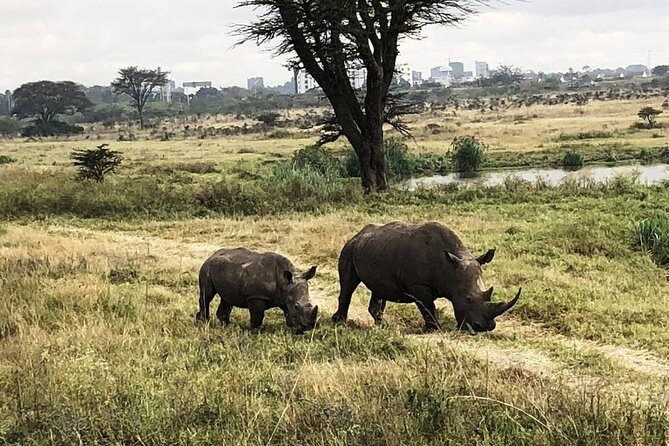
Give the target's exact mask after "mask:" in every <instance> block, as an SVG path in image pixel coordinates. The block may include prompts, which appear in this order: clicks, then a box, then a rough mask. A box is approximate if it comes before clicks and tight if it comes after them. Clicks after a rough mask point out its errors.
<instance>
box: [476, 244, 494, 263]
mask: <svg viewBox="0 0 669 446" xmlns="http://www.w3.org/2000/svg"><path fill="white" fill-rule="evenodd" d="M494 258H495V248H493V249H491V250H489V251H488V252H486V253H485V254H483V255H482V256H481V257H479V258H478V259H476V260H477V261H478V262H479V264H481V265H485V264H487V263H490V262H492V259H494Z"/></svg>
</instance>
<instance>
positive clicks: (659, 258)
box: [634, 214, 669, 266]
mask: <svg viewBox="0 0 669 446" xmlns="http://www.w3.org/2000/svg"><path fill="white" fill-rule="evenodd" d="M634 237H635V245H636V247H637V248H640V249H642V250H644V251H647V252H650V253H651V255H652V257H653V260H655V262H656V263H657V264H658V265H662V266H669V214H658V215H655V216H653V217H651V218H647V219H645V220H642V221H640V222H637V223H635V224H634Z"/></svg>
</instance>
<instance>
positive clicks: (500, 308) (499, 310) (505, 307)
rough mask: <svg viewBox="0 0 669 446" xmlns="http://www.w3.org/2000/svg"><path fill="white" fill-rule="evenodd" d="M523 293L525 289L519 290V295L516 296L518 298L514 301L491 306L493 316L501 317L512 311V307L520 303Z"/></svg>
mask: <svg viewBox="0 0 669 446" xmlns="http://www.w3.org/2000/svg"><path fill="white" fill-rule="evenodd" d="M522 291H523V289H522V288H519V289H518V293H517V294H516V297H514V298H513V299H511V300H510V301H508V302H505V303H495V304H491V305H492V316H493V317H497V316H501V315H502V314H504V313H505V312H507V311H509V310H510V309H511V307H513V306H514V305H516V303H517V302H518V299H520V293H521V292H522Z"/></svg>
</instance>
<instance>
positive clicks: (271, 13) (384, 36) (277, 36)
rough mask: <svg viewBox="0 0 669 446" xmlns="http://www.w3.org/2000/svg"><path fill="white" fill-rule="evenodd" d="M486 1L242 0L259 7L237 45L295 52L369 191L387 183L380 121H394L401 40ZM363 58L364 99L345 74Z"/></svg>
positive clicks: (295, 64)
mask: <svg viewBox="0 0 669 446" xmlns="http://www.w3.org/2000/svg"><path fill="white" fill-rule="evenodd" d="M489 1H492V0H244V1H241V2H240V3H239V4H238V6H241V7H253V8H258V9H259V10H260V14H259V15H258V18H257V19H256V20H255V21H253V22H251V23H249V24H246V25H238V26H237V27H236V28H235V31H236V33H237V34H238V35H239V36H240V37H241V40H240V43H243V42H247V41H252V42H255V43H257V44H267V43H273V42H275V43H276V46H275V50H276V53H277V54H279V55H283V54H290V55H292V59H291V61H290V65H291V67H292V68H304V69H305V70H306V71H307V72H308V73H309V74H310V75H311V76H312V77H313V78H314V80H315V81H316V82H317V83H318V85H319V86H320V87H321V88H322V89H323V92H324V93H325V95H326V96H327V97H328V99H329V100H330V103H331V105H332V108H333V110H334V113H335V117H336V120H337V125H338V129H340V130H341V131H340V133H341V134H343V136H345V137H346V138H347V139H348V141H349V142H350V144H351V146H353V149H354V150H355V153H356V154H357V156H358V159H359V160H360V174H361V179H362V186H363V188H364V189H365V191H366V192H369V191H371V190H373V189H377V190H385V189H387V188H388V180H387V177H386V163H385V155H384V150H383V125H384V123H388V122H389V121H391V122H390V123H391V124H392V118H393V117H392V116H389V113H388V101H389V90H390V87H391V84H392V83H393V78H394V76H395V65H396V62H397V56H398V54H399V48H398V47H399V44H400V41H401V40H402V39H403V38H407V37H414V38H416V37H420V33H421V31H422V29H423V28H424V27H425V26H427V25H445V26H452V25H456V24H458V23H460V22H461V21H463V20H464V19H466V18H467V17H468V16H470V15H471V14H473V13H475V12H476V6H480V5H483V4H486V3H489ZM360 64H361V65H362V66H364V67H365V68H366V69H367V78H366V88H365V92H364V96H363V97H362V98H361V99H360V100H359V99H358V97H357V95H356V90H355V89H354V88H353V86H352V85H351V82H350V80H349V76H348V72H349V69H351V68H353V67H355V66H357V65H360ZM391 108H394V109H395V112H396V111H397V109H396V107H391ZM395 117H397V116H396V115H395ZM330 139H331V138H330Z"/></svg>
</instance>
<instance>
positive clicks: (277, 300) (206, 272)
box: [195, 248, 318, 333]
mask: <svg viewBox="0 0 669 446" xmlns="http://www.w3.org/2000/svg"><path fill="white" fill-rule="evenodd" d="M315 274H316V267H315V266H313V267H311V269H310V270H309V271H307V272H306V273H302V274H300V273H298V272H296V271H295V267H294V266H293V264H292V263H291V262H290V260H288V259H286V258H285V257H283V256H281V255H279V254H275V253H271V252H268V253H257V252H253V251H249V250H248V249H244V248H236V249H221V250H219V251H216V253H214V254H213V255H212V256H211V257H209V258H208V259H207V260H206V261H205V262H204V264H203V265H202V267H201V268H200V277H199V281H200V311H198V313H197V314H196V316H195V317H196V319H197V320H199V321H207V320H209V304H210V303H211V301H212V299H213V298H214V296H215V295H216V294H218V295H219V296H220V297H221V303H220V305H219V306H218V310H217V311H216V316H217V317H218V319H219V320H220V321H221V323H222V324H228V323H229V322H230V313H231V312H232V308H233V307H238V308H248V310H249V314H250V316H251V328H252V329H258V328H260V326H261V325H262V322H263V318H264V317H265V310H268V309H270V308H280V309H281V310H283V312H284V314H285V316H286V324H287V325H288V326H289V327H292V328H293V329H294V330H295V332H297V333H303V332H305V331H307V330H311V329H312V328H314V326H315V325H316V317H317V316H318V306H316V307H314V306H313V305H312V304H311V302H310V301H309V285H308V284H307V281H308V280H310V279H311V278H313V277H314V275H315Z"/></svg>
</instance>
